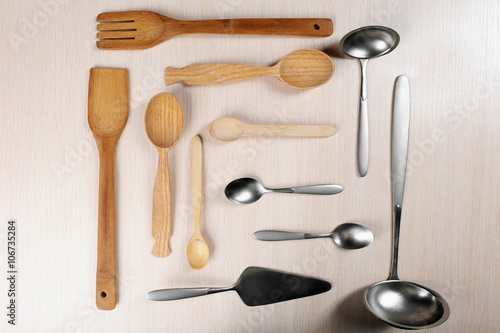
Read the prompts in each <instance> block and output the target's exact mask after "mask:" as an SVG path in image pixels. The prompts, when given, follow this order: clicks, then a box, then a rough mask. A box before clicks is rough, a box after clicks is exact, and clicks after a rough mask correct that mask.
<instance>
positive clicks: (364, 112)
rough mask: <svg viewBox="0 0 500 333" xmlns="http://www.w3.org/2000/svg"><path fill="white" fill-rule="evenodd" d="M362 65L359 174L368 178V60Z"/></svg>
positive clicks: (364, 60)
mask: <svg viewBox="0 0 500 333" xmlns="http://www.w3.org/2000/svg"><path fill="white" fill-rule="evenodd" d="M359 63H360V64H361V93H360V96H359V127H358V172H359V175H360V176H361V177H364V176H366V173H367V172H368V162H369V156H370V153H369V147H370V144H369V138H368V95H367V91H366V65H367V63H368V59H360V60H359Z"/></svg>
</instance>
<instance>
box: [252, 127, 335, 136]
mask: <svg viewBox="0 0 500 333" xmlns="http://www.w3.org/2000/svg"><path fill="white" fill-rule="evenodd" d="M335 133H337V130H336V129H335V127H333V126H326V125H318V126H314V125H312V126H310V125H247V126H245V133H244V136H287V137H305V138H307V137H309V138H312V137H328V136H332V135H334V134H335Z"/></svg>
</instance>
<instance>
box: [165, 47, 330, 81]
mask: <svg viewBox="0 0 500 333" xmlns="http://www.w3.org/2000/svg"><path fill="white" fill-rule="evenodd" d="M334 71H335V66H334V65H333V61H332V59H330V57H329V56H328V55H326V54H325V53H323V52H321V51H318V50H309V49H304V50H297V51H293V52H291V53H289V54H288V55H286V56H285V57H284V58H283V59H281V60H280V61H279V62H278V63H277V64H276V65H274V66H272V67H255V66H247V65H238V64H211V65H191V66H187V67H184V68H183V69H173V68H169V67H167V68H166V69H165V82H166V83H167V85H171V84H174V83H177V82H181V81H183V82H185V83H186V84H188V85H197V84H209V83H221V82H234V81H241V80H246V79H250V78H254V77H261V76H273V77H275V78H277V79H279V80H280V81H281V82H283V83H285V84H287V85H288V86H290V87H292V88H296V89H311V88H316V87H319V86H321V85H323V84H325V83H327V82H328V80H330V78H331V77H332V75H333V72H334Z"/></svg>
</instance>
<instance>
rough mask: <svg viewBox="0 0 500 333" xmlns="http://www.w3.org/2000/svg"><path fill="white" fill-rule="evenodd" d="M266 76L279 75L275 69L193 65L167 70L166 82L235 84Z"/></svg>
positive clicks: (168, 83)
mask: <svg viewBox="0 0 500 333" xmlns="http://www.w3.org/2000/svg"><path fill="white" fill-rule="evenodd" d="M265 75H278V69H277V68H275V67H255V66H247V65H239V64H211V65H191V66H187V67H184V68H183V69H173V68H169V67H167V68H166V69H165V82H166V83H167V85H171V84H174V83H177V82H185V83H186V84H188V85H198V84H210V83H221V82H235V81H241V80H246V79H250V78H254V77H260V76H265Z"/></svg>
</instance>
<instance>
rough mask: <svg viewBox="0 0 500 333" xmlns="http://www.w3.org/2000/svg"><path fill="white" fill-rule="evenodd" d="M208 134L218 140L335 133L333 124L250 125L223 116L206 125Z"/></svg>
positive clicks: (316, 135) (314, 135)
mask: <svg viewBox="0 0 500 333" xmlns="http://www.w3.org/2000/svg"><path fill="white" fill-rule="evenodd" d="M208 132H209V133H210V136H212V138H214V139H216V140H220V141H226V142H229V141H234V140H238V139H240V138H243V137H246V136H288V137H328V136H332V135H334V134H335V133H337V130H336V129H335V127H333V126H326V125H318V126H307V125H250V124H246V123H244V122H242V121H241V120H239V119H236V118H231V117H225V118H219V119H216V120H214V121H212V122H211V123H210V124H209V125H208Z"/></svg>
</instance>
